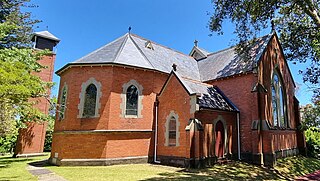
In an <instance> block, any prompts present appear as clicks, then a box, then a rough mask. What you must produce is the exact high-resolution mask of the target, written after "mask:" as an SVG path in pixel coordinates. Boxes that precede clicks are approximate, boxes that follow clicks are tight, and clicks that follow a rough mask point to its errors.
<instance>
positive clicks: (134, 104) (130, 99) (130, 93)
mask: <svg viewBox="0 0 320 181" xmlns="http://www.w3.org/2000/svg"><path fill="white" fill-rule="evenodd" d="M138 97H139V93H138V89H137V87H136V86H134V85H131V86H129V87H128V89H127V93H126V115H138Z"/></svg>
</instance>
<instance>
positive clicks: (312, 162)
mask: <svg viewBox="0 0 320 181" xmlns="http://www.w3.org/2000/svg"><path fill="white" fill-rule="evenodd" d="M276 168H277V169H278V170H279V172H281V173H283V172H285V169H286V168H287V175H288V176H290V177H297V176H302V175H306V174H309V173H313V172H315V171H317V170H320V160H318V159H316V158H309V157H303V156H295V157H288V158H284V159H281V160H279V161H278V163H277V166H276Z"/></svg>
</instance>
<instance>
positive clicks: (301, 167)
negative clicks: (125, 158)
mask: <svg viewBox="0 0 320 181" xmlns="http://www.w3.org/2000/svg"><path fill="white" fill-rule="evenodd" d="M44 158H47V157H35V158H28V159H25V158H19V159H17V158H10V157H8V156H7V157H0V181H1V180H36V177H33V176H32V175H31V174H29V173H28V171H27V170H26V166H27V163H28V162H33V161H39V160H42V159H44ZM45 168H47V169H49V170H51V171H53V172H55V173H56V174H58V175H60V176H62V177H64V178H65V179H67V180H70V181H73V180H77V181H78V180H79V181H81V180H88V181H90V180H122V181H124V180H126V181H127V180H146V181H157V180H187V181H188V180H190V181H191V180H288V179H293V178H296V177H298V176H301V175H305V174H308V173H312V172H314V171H316V170H320V160H317V159H314V158H306V157H302V156H297V157H290V158H285V159H280V160H278V164H277V166H276V167H275V168H274V169H268V168H263V167H259V166H255V165H251V164H248V163H243V162H232V163H229V164H223V165H219V164H216V165H215V166H213V167H211V168H206V169H190V170H186V169H182V168H175V167H167V166H160V165H151V164H133V165H114V166H96V167H94V166H90V167H84V166H81V167H57V166H49V165H47V166H46V167H45Z"/></svg>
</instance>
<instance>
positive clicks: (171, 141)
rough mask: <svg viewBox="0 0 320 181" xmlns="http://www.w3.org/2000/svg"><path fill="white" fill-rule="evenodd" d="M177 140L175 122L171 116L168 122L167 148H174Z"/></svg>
mask: <svg viewBox="0 0 320 181" xmlns="http://www.w3.org/2000/svg"><path fill="white" fill-rule="evenodd" d="M176 138H177V121H176V118H174V117H173V116H172V117H171V118H170V121H169V146H176Z"/></svg>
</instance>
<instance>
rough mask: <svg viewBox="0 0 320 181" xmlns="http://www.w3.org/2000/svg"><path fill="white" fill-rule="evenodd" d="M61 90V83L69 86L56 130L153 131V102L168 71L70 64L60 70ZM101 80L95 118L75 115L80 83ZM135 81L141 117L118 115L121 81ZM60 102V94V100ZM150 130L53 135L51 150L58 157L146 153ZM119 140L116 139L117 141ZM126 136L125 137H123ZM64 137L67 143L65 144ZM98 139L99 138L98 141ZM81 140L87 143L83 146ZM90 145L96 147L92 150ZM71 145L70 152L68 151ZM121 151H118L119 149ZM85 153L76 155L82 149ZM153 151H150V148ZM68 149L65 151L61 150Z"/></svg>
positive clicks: (150, 135) (116, 155)
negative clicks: (67, 67)
mask: <svg viewBox="0 0 320 181" xmlns="http://www.w3.org/2000/svg"><path fill="white" fill-rule="evenodd" d="M60 76H61V80H60V89H59V90H60V92H61V90H62V88H63V86H64V83H66V84H67V86H68V92H67V109H66V111H65V118H64V119H63V120H61V121H60V120H58V119H57V120H56V122H55V132H59V131H65V130H150V131H151V130H152V129H153V126H154V125H153V123H154V120H153V119H154V116H153V115H154V102H155V100H156V93H159V92H160V89H161V88H162V86H163V84H164V82H165V80H166V79H167V76H168V75H167V74H161V73H158V72H154V71H145V70H141V69H134V68H128V67H126V68H124V67H117V66H94V67H89V66H85V67H72V68H70V69H68V70H66V71H65V72H63V73H62V75H60ZM91 77H93V78H95V80H96V81H98V82H100V83H101V92H102V97H101V98H100V104H101V107H100V109H99V114H100V117H98V118H78V117H77V116H78V114H79V110H78V104H79V102H80V98H79V94H80V92H81V84H82V83H84V82H86V81H87V80H88V79H89V78H91ZM132 79H134V80H136V81H137V82H138V83H139V84H140V85H141V86H142V87H143V90H142V94H143V98H142V105H143V109H142V111H141V115H142V118H123V117H121V109H120V104H121V102H122V99H121V94H122V92H123V87H122V86H123V84H125V83H127V82H129V81H130V80H132ZM58 101H60V97H59V100H58ZM151 133H152V132H149V133H139V134H138V135H139V136H137V135H136V136H134V138H130V137H132V135H135V134H137V133H132V134H129V135H128V133H123V132H118V133H117V134H115V135H112V134H109V133H105V134H72V135H68V134H54V139H53V150H52V157H53V156H54V153H58V154H59V158H60V159H63V158H116V157H127V156H147V155H148V154H150V155H151V154H152V152H150V151H149V148H150V147H151V148H153V139H152V140H151V138H152V134H151ZM117 139H119V140H117ZM126 139H127V140H126ZM66 140H70V143H68V144H66ZM97 140H101V141H97ZM83 143H85V144H88V145H89V146H85V147H83V145H84V144H83ZM91 146H92V147H93V148H95V149H96V150H95V151H94V150H93V149H92V148H91ZM70 148H72V151H68V150H70ZM120 150H121V151H120ZM85 151H86V152H88V153H85V154H82V156H78V155H79V153H81V152H85ZM151 151H152V150H151ZM64 152H67V153H64Z"/></svg>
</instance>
